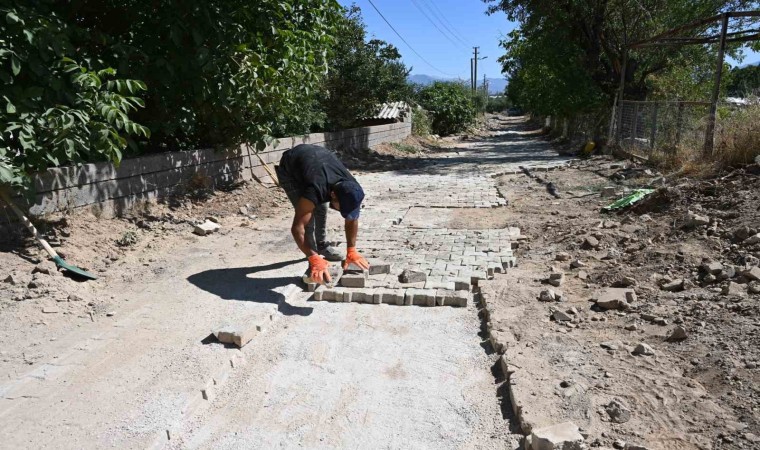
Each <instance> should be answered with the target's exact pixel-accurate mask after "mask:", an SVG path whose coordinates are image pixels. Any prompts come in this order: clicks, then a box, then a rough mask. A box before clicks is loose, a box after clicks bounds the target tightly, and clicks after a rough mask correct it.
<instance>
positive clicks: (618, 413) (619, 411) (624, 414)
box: [604, 399, 631, 423]
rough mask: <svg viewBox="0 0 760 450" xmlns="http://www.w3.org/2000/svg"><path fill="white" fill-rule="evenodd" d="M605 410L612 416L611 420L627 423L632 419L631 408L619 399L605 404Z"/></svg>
mask: <svg viewBox="0 0 760 450" xmlns="http://www.w3.org/2000/svg"><path fill="white" fill-rule="evenodd" d="M604 410H605V411H607V415H608V416H609V418H610V422H614V423H626V422H628V421H629V420H631V410H630V409H628V407H627V406H626V405H625V403H623V402H622V400H619V399H613V400H612V401H611V402H609V403H608V404H606V405H604Z"/></svg>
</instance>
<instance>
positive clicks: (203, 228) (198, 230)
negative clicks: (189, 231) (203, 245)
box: [193, 220, 222, 236]
mask: <svg viewBox="0 0 760 450" xmlns="http://www.w3.org/2000/svg"><path fill="white" fill-rule="evenodd" d="M220 228H222V227H221V225H219V224H218V223H214V222H212V221H210V220H206V221H205V222H203V223H202V224H199V225H196V226H195V228H194V229H193V233H195V234H197V235H198V236H206V235H208V234H211V233H214V232H215V231H218V230H219V229H220Z"/></svg>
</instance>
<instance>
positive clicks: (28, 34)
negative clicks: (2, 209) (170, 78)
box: [0, 2, 149, 187]
mask: <svg viewBox="0 0 760 450" xmlns="http://www.w3.org/2000/svg"><path fill="white" fill-rule="evenodd" d="M25 3H26V2H19V3H18V4H17V5H13V4H11V5H10V6H7V7H6V8H0V36H2V38H0V80H2V82H3V84H4V86H3V91H2V94H1V96H0V185H12V186H16V187H28V186H29V185H30V176H31V174H33V173H35V172H38V171H42V170H44V169H46V168H47V167H50V166H57V165H60V164H63V163H67V162H75V163H82V162H88V161H95V160H103V159H107V160H111V161H114V162H116V163H117V164H118V162H119V161H120V160H121V157H122V152H123V150H124V149H125V148H126V147H127V145H128V144H130V143H132V144H134V141H132V140H131V139H132V138H133V137H137V136H142V137H144V138H147V137H148V136H149V132H148V129H147V128H145V127H143V126H141V125H139V124H137V123H136V122H134V121H133V120H132V119H131V116H132V115H134V112H135V111H136V110H138V109H139V108H142V107H143V106H144V103H143V100H142V99H141V98H139V97H138V96H139V95H140V94H141V92H142V91H144V90H145V89H146V86H145V84H144V83H142V82H140V81H134V80H123V79H118V78H116V71H115V70H114V69H112V68H108V67H103V66H102V65H101V68H100V69H98V70H94V69H92V68H91V66H92V65H93V64H98V65H100V64H99V63H97V61H93V60H90V61H89V62H88V64H87V65H84V64H82V65H80V64H78V63H76V62H75V61H74V60H72V59H69V58H68V57H67V56H70V55H73V54H75V53H77V49H76V48H75V45H74V44H73V43H72V36H73V34H74V32H73V31H72V27H71V26H70V25H69V24H68V23H66V22H64V21H63V20H62V19H61V18H60V17H61V16H59V15H57V14H56V13H55V12H54V11H52V10H51V9H50V5H48V4H47V2H39V3H35V6H34V7H32V6H26V5H25ZM88 66H89V67H88Z"/></svg>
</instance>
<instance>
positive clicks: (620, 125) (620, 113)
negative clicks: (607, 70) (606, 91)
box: [615, 49, 628, 144]
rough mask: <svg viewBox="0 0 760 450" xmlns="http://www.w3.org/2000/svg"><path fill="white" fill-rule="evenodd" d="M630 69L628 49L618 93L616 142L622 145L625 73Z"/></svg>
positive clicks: (625, 50)
mask: <svg viewBox="0 0 760 450" xmlns="http://www.w3.org/2000/svg"><path fill="white" fill-rule="evenodd" d="M627 69H628V49H624V50H623V65H622V67H621V68H620V92H618V102H617V103H618V109H619V111H618V121H617V128H616V129H615V142H616V143H617V144H620V139H621V137H622V133H623V107H624V106H625V105H624V103H623V94H624V93H625V71H626V70H627Z"/></svg>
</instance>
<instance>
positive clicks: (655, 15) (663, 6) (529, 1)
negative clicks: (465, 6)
mask: <svg viewBox="0 0 760 450" xmlns="http://www.w3.org/2000/svg"><path fill="white" fill-rule="evenodd" d="M484 1H485V2H486V3H489V4H490V7H489V11H490V12H496V11H504V12H505V13H506V14H507V17H508V18H509V19H510V20H514V21H517V22H518V23H519V27H518V28H517V29H516V30H515V31H514V32H513V33H511V34H510V35H509V37H508V38H507V39H505V40H504V41H503V42H502V45H503V46H504V47H505V49H506V54H505V55H504V56H503V57H502V58H501V60H500V61H501V62H502V64H503V68H504V71H505V73H507V74H508V75H509V76H510V78H511V79H512V82H511V87H510V91H509V96H510V98H511V99H513V100H514V101H516V102H517V104H518V105H519V106H522V107H524V108H526V109H528V110H531V111H533V112H538V113H541V114H558V115H569V114H573V113H576V112H584V111H589V110H592V109H595V108H598V107H600V106H609V105H610V104H611V103H612V99H613V98H614V96H615V93H616V90H617V87H618V85H619V80H620V77H621V71H622V67H623V57H624V54H625V53H626V50H625V47H626V45H627V44H630V43H633V42H636V41H638V40H642V39H645V38H650V37H652V36H654V35H656V34H657V33H660V32H663V31H666V30H669V29H671V28H675V27H677V26H679V25H683V24H685V23H689V22H691V21H693V20H696V19H699V18H703V17H709V16H712V15H715V14H718V13H720V12H723V11H728V10H736V9H744V8H751V7H752V6H753V5H757V2H756V1H749V0H746V1H745V0H731V1H728V2H727V1H725V0H650V1H646V2H643V3H642V2H641V1H638V0H636V1H632V0H611V1H610V0H583V1H574V0H563V1H559V2H557V1H549V0H484ZM755 7H756V6H755ZM708 28H709V26H708V25H706V26H705V27H703V28H702V29H700V30H695V32H694V33H697V32H702V31H706V30H707V29H708ZM736 48H737V47H735V46H732V47H731V49H730V50H731V51H732V52H733V51H735V50H736ZM714 60H715V59H714V49H711V50H706V49H705V48H704V47H702V46H691V47H683V48H677V47H660V48H657V49H648V50H644V51H632V52H630V53H629V58H628V64H627V68H626V74H625V79H626V95H627V97H628V98H645V97H646V96H647V95H648V94H649V93H651V92H653V91H656V90H657V89H659V90H660V92H661V93H665V92H668V91H672V90H678V89H680V88H683V90H684V91H690V92H697V91H698V89H697V88H695V86H696V85H699V84H700V76H697V77H687V76H683V74H682V73H678V69H679V68H681V67H691V68H695V73H697V74H699V73H703V72H704V71H705V70H707V69H708V68H709V65H710V62H711V61H714ZM713 64H714V63H713ZM713 70H714V69H713ZM669 71H672V72H671V73H668V72H669ZM652 75H654V76H659V77H660V78H659V79H660V80H662V81H663V84H662V85H661V86H659V87H658V86H656V85H655V83H654V81H653V80H650V76H652ZM515 81H516V82H515ZM518 88H520V92H517V89H518Z"/></svg>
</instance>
